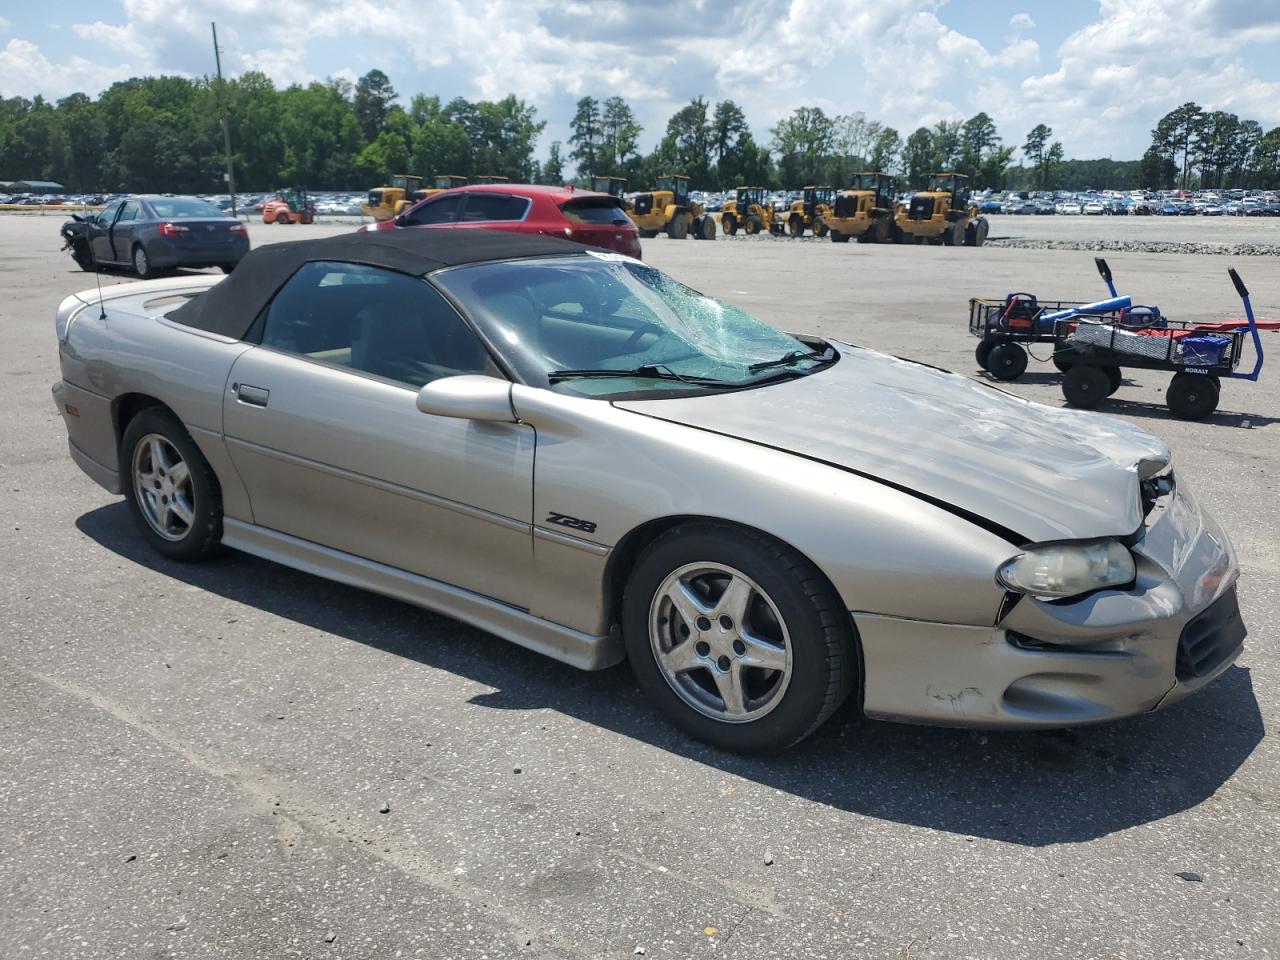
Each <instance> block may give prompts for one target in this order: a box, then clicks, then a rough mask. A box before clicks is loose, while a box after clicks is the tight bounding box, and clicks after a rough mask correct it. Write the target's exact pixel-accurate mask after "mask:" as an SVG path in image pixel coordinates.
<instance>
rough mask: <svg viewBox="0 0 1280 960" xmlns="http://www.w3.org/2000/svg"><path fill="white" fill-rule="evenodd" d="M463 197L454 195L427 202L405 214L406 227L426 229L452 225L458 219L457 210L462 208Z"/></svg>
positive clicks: (457, 194)
mask: <svg viewBox="0 0 1280 960" xmlns="http://www.w3.org/2000/svg"><path fill="white" fill-rule="evenodd" d="M462 199H463V195H462V194H460V193H455V194H452V195H450V196H447V197H438V198H436V199H434V200H428V201H427V202H426V203H424V204H422V205H421V206H420V207H416V208H414V209H413V210H412V211H411V212H409V213H407V214H405V218H404V223H405V226H407V227H426V226H430V225H431V224H437V223H453V222H454V221H455V220H457V219H458V210H459V209H460V208H461V207H462Z"/></svg>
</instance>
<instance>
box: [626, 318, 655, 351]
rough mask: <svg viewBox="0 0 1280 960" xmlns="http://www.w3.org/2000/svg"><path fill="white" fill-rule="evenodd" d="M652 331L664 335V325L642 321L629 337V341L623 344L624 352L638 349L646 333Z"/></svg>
mask: <svg viewBox="0 0 1280 960" xmlns="http://www.w3.org/2000/svg"><path fill="white" fill-rule="evenodd" d="M650 331H653V332H655V333H657V334H658V335H659V336H661V335H662V327H660V326H658V325H657V324H656V323H642V324H640V326H638V327H636V329H635V332H634V333H632V334H631V336H629V337H627V342H626V343H624V344H623V345H622V352H623V353H630V352H631V351H633V350H635V349H637V348H638V347H639V346H640V341H641V340H643V339H644V335H645V334H646V333H649V332H650Z"/></svg>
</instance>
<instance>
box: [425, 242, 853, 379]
mask: <svg viewBox="0 0 1280 960" xmlns="http://www.w3.org/2000/svg"><path fill="white" fill-rule="evenodd" d="M432 279H433V280H434V281H435V282H436V283H437V284H439V285H440V286H441V287H442V288H443V289H445V290H446V291H447V292H448V293H450V294H451V295H452V296H453V297H454V298H455V299H456V300H457V301H458V302H459V303H460V304H461V305H462V306H463V308H464V309H465V310H466V311H467V313H468V314H469V315H470V316H471V317H472V318H473V319H474V320H475V321H476V323H477V324H479V325H480V327H481V329H482V330H483V331H484V332H485V333H486V334H487V336H488V337H489V339H490V341H491V342H492V343H493V344H494V345H495V346H496V347H497V348H498V349H499V350H500V351H501V352H502V353H503V354H504V355H505V356H506V357H507V359H508V360H509V361H510V362H511V364H512V366H513V367H514V368H515V370H516V372H517V373H518V374H519V375H520V377H521V378H522V379H523V380H524V381H525V382H526V383H529V384H531V385H533V386H547V387H551V388H552V389H562V390H566V391H572V392H577V393H588V394H603V393H610V392H618V391H620V390H635V389H651V388H655V383H654V381H663V382H662V383H659V384H657V387H656V388H658V389H716V388H718V387H724V386H742V385H745V384H750V383H751V382H753V381H756V380H763V379H766V378H769V379H771V378H774V377H777V376H779V375H780V374H781V373H784V372H785V373H789V374H792V375H799V374H803V373H807V372H809V371H811V370H813V369H816V368H817V367H818V366H821V365H824V364H826V363H829V362H831V360H832V359H833V357H834V353H833V351H831V350H830V349H829V348H828V347H827V346H826V345H825V344H822V345H820V346H818V347H815V346H813V345H811V344H807V343H805V342H803V341H801V340H799V339H797V338H795V337H793V336H791V335H789V334H786V333H783V332H782V331H780V330H777V329H775V328H774V327H771V326H770V325H769V324H767V323H765V322H763V321H761V320H757V319H756V318H755V317H753V316H751V315H750V314H748V313H745V312H744V311H742V310H740V309H738V308H737V307H734V306H731V305H730V304H727V303H724V302H722V301H720V300H716V299H714V298H713V297H708V296H704V295H703V294H701V293H699V292H698V291H696V290H694V289H692V288H690V287H687V286H685V285H684V284H682V283H680V282H678V281H676V280H673V279H672V278H671V277H669V276H667V275H666V274H664V273H663V272H662V271H660V270H657V269H655V268H654V267H651V266H648V265H646V264H644V263H642V262H641V261H639V260H633V259H631V258H629V257H623V256H619V255H616V254H596V253H590V254H588V255H586V256H571V257H558V258H548V259H540V260H523V261H511V262H507V263H488V264H478V265H474V266H467V267H458V268H455V269H451V270H445V271H441V272H439V273H437V274H435V275H434V276H433V278H432ZM624 378H629V379H634V380H636V381H646V382H644V383H643V384H641V385H637V384H635V383H628V384H620V383H619V382H617V381H618V380H619V379H624ZM609 380H612V381H613V382H611V383H610V382H607V381H609Z"/></svg>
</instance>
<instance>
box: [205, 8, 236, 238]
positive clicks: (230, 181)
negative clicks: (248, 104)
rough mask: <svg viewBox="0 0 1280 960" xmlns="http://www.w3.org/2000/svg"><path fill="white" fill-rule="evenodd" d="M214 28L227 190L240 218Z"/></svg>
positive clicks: (232, 209) (219, 52)
mask: <svg viewBox="0 0 1280 960" xmlns="http://www.w3.org/2000/svg"><path fill="white" fill-rule="evenodd" d="M209 26H210V27H212V28H213V62H214V64H215V65H216V66H217V69H218V112H219V113H220V114H221V115H222V147H223V149H224V150H225V151H226V154H227V190H228V191H229V192H230V194H231V215H232V216H233V217H239V214H238V213H237V212H236V174H235V170H234V169H233V168H232V166H231V127H230V125H229V124H228V123H227V89H226V85H225V84H224V83H223V80H222V53H221V51H220V50H219V49H218V25H217V24H216V23H213V22H210V24H209Z"/></svg>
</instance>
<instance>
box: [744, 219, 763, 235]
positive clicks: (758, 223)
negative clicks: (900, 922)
mask: <svg viewBox="0 0 1280 960" xmlns="http://www.w3.org/2000/svg"><path fill="white" fill-rule="evenodd" d="M743 229H744V230H745V231H746V234H747V236H749V237H754V236H755V235H756V234H757V233H759V232H760V231H761V230H762V229H764V221H763V220H761V219H760V218H759V217H758V216H756V215H755V214H754V213H753V214H751V216H749V217H747V222H746V223H745V224H743Z"/></svg>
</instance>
